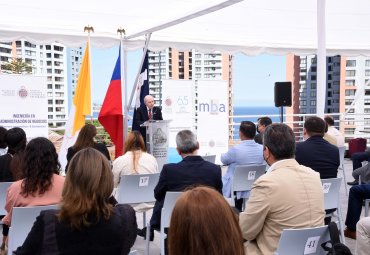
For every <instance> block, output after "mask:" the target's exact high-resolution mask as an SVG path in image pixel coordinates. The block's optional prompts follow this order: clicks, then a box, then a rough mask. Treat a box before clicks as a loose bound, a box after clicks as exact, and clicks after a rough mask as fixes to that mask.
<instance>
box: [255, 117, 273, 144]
mask: <svg viewBox="0 0 370 255" xmlns="http://www.w3.org/2000/svg"><path fill="white" fill-rule="evenodd" d="M271 124H272V120H271V118H270V117H267V116H266V117H260V118H258V119H257V132H258V134H257V135H256V136H255V137H254V141H255V142H256V143H259V144H262V137H263V133H264V132H265V129H266V127H267V126H268V125H271Z"/></svg>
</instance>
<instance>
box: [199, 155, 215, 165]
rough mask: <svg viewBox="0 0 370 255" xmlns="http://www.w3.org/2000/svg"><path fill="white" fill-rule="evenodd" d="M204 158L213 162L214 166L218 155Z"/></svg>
mask: <svg viewBox="0 0 370 255" xmlns="http://www.w3.org/2000/svg"><path fill="white" fill-rule="evenodd" d="M202 158H203V159H204V160H205V161H208V162H211V163H213V164H214V163H215V162H216V155H205V156H202Z"/></svg>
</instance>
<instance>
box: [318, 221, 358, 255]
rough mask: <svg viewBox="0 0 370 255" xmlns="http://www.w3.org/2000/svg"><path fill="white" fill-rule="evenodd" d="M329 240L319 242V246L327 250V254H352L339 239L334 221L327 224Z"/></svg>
mask: <svg viewBox="0 0 370 255" xmlns="http://www.w3.org/2000/svg"><path fill="white" fill-rule="evenodd" d="M328 229H329V234H330V241H327V242H325V243H323V244H321V247H322V248H323V249H324V250H325V251H327V252H328V253H326V254H328V255H352V252H351V250H350V249H349V248H348V247H347V246H346V245H345V244H343V243H341V242H340V240H339V231H338V227H337V224H336V223H335V222H330V223H329V225H328Z"/></svg>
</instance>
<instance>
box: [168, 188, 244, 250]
mask: <svg viewBox="0 0 370 255" xmlns="http://www.w3.org/2000/svg"><path fill="white" fill-rule="evenodd" d="M170 225H171V227H170V229H169V237H168V242H169V254H176V255H196V254H220V255H227V254H235V255H242V254H244V246H243V237H242V233H241V230H240V228H239V223H238V216H237V215H236V214H235V213H234V211H233V209H232V208H231V207H230V206H229V204H228V203H227V202H226V200H225V199H224V198H223V197H222V195H220V193H219V192H217V191H216V190H214V189H212V188H208V187H196V188H193V189H191V190H188V191H185V192H184V193H183V194H182V195H181V196H180V197H179V198H178V200H177V202H176V205H175V207H174V209H173V212H172V216H171V223H170Z"/></svg>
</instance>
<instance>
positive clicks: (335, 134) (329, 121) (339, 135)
mask: <svg viewBox="0 0 370 255" xmlns="http://www.w3.org/2000/svg"><path fill="white" fill-rule="evenodd" d="M324 120H325V122H326V123H327V124H328V132H327V134H328V135H331V136H333V137H335V139H337V146H338V147H343V146H344V136H343V135H342V133H341V132H340V131H339V130H338V129H336V128H335V127H334V119H333V117H332V116H329V115H327V116H325V118H324Z"/></svg>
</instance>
